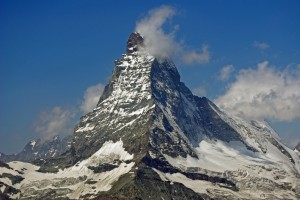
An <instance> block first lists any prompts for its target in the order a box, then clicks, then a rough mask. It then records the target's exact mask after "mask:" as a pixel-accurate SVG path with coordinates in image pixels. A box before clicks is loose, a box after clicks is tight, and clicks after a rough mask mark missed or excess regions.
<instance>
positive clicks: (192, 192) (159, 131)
mask: <svg viewBox="0 0 300 200" xmlns="http://www.w3.org/2000/svg"><path fill="white" fill-rule="evenodd" d="M143 41H144V38H143V37H142V36H141V35H140V34H139V33H137V32H134V33H132V34H131V35H130V37H129V39H128V41H127V46H126V54H123V55H122V56H121V58H120V59H118V60H116V61H115V68H114V70H113V74H112V77H111V79H110V81H109V83H108V85H107V86H106V87H105V89H104V92H103V94H102V96H101V98H100V100H99V102H98V104H97V106H96V108H95V109H94V110H93V111H92V112H90V113H88V114H86V115H85V116H83V117H81V119H80V122H79V123H78V124H77V126H76V128H75V130H74V134H73V140H72V144H71V147H70V149H69V150H68V151H67V152H66V153H64V154H62V155H60V156H58V157H56V158H53V159H47V160H45V161H41V160H37V161H35V162H34V164H29V163H22V162H10V163H8V168H7V167H6V168H5V167H3V168H1V169H3V171H5V174H10V175H6V177H7V176H9V177H19V179H17V178H11V179H13V180H15V179H17V180H19V182H18V183H17V184H13V183H12V182H13V181H8V179H9V180H11V179H10V178H6V179H5V178H3V177H4V176H3V174H4V173H2V175H1V176H0V181H1V182H2V183H3V184H2V186H0V189H1V191H6V192H4V193H5V195H8V196H10V198H21V199H47V198H48V199H59V198H65V199H151V200H153V199H297V198H299V197H300V196H299V195H300V178H299V177H300V175H299V172H300V168H299V166H300V159H299V156H298V155H297V153H296V152H294V151H293V150H291V149H289V148H288V147H286V146H285V145H284V144H283V143H282V142H281V141H280V138H279V137H278V135H277V134H276V133H275V131H274V130H273V129H272V128H271V127H270V126H269V125H268V124H267V123H266V122H260V121H246V120H243V119H241V118H239V117H235V116H231V115H230V114H228V113H226V112H224V111H222V110H220V109H219V108H218V107H217V106H216V105H215V104H214V103H213V102H211V101H210V100H209V99H207V98H205V97H197V96H195V95H193V94H192V93H191V91H190V90H189V89H188V88H187V87H186V86H185V84H184V83H182V82H181V81H180V75H179V73H178V71H177V69H176V67H175V65H174V63H173V62H172V61H171V60H170V59H168V58H165V59H161V58H160V59H159V58H155V57H154V56H152V55H150V54H148V53H147V47H146V46H145V45H144V43H143ZM0 167H1V166H0ZM4 169H5V170H4ZM12 169H13V170H12ZM1 172H2V171H1ZM19 172H20V173H19ZM0 174H1V173H0ZM33 174H34V175H33ZM8 188H13V189H8Z"/></svg>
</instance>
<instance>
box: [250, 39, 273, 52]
mask: <svg viewBox="0 0 300 200" xmlns="http://www.w3.org/2000/svg"><path fill="white" fill-rule="evenodd" d="M253 46H254V47H255V48H258V49H260V50H262V51H263V50H266V49H267V48H269V47H270V45H268V44H267V43H265V42H258V41H255V42H254V44H253Z"/></svg>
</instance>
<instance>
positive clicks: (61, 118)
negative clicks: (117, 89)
mask: <svg viewBox="0 0 300 200" xmlns="http://www.w3.org/2000/svg"><path fill="white" fill-rule="evenodd" d="M103 89H104V85H103V84H101V83H99V84H96V85H92V86H90V87H88V88H87V89H86V91H85V93H84V96H83V101H82V103H81V105H80V106H79V107H78V106H74V107H68V108H67V107H61V106H55V107H53V108H52V109H49V110H44V111H42V112H41V113H40V114H39V116H38V118H37V119H36V120H35V122H34V123H33V126H34V130H35V132H36V133H37V134H38V137H39V138H40V139H41V140H42V142H44V141H47V140H49V139H52V138H53V137H54V136H57V135H60V136H66V135H70V134H72V133H73V129H74V127H75V124H76V123H77V118H76V117H78V116H81V115H82V114H85V113H88V112H90V111H92V110H93V108H95V107H96V105H97V103H98V101H99V98H100V96H101V94H102V92H103Z"/></svg>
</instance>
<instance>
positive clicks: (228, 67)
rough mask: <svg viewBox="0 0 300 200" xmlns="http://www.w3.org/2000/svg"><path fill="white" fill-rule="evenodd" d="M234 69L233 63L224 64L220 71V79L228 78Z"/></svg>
mask: <svg viewBox="0 0 300 200" xmlns="http://www.w3.org/2000/svg"><path fill="white" fill-rule="evenodd" d="M233 71H234V67H233V65H226V66H224V67H223V68H222V69H221V71H220V74H219V77H218V79H219V80H222V81H226V80H228V79H229V77H230V75H231V73H232V72H233Z"/></svg>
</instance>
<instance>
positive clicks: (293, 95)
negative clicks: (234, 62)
mask: <svg viewBox="0 0 300 200" xmlns="http://www.w3.org/2000/svg"><path fill="white" fill-rule="evenodd" d="M215 102H216V104H217V105H219V106H220V107H221V108H223V109H225V110H227V111H229V112H231V113H233V114H236V115H240V116H242V117H245V118H250V119H263V118H270V119H275V120H279V121H291V120H294V119H296V118H299V117H300V67H299V65H298V66H297V67H294V68H293V69H291V68H290V67H289V68H286V69H284V70H282V71H279V70H278V69H276V68H275V67H272V66H270V65H269V62H268V61H265V62H262V63H259V64H258V66H257V68H249V69H243V70H241V71H240V72H239V74H238V75H237V77H236V80H235V82H233V83H232V84H231V85H230V86H229V88H228V90H227V91H226V93H225V94H224V95H222V96H220V97H218V98H217V99H216V100H215Z"/></svg>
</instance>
